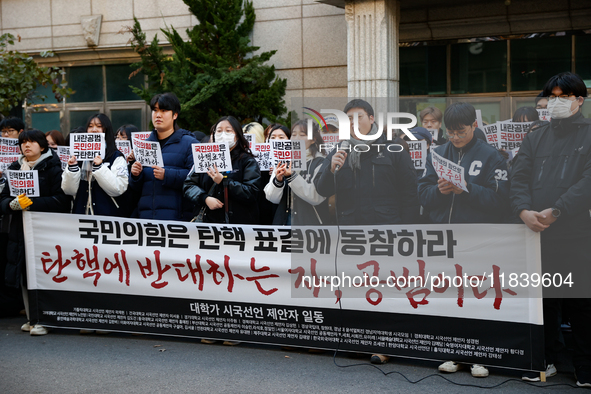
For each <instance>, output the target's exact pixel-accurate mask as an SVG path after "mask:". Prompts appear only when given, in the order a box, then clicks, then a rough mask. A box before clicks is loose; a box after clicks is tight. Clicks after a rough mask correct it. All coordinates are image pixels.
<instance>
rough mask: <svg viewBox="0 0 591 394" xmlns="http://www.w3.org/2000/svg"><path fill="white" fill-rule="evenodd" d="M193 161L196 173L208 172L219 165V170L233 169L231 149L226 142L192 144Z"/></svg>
mask: <svg viewBox="0 0 591 394" xmlns="http://www.w3.org/2000/svg"><path fill="white" fill-rule="evenodd" d="M191 151H192V152H193V162H194V163H195V167H194V168H195V172H196V173H206V172H207V170H208V169H209V168H214V165H215V166H217V168H218V171H219V172H227V171H232V159H231V158H230V149H228V145H227V144H226V143H225V142H220V143H211V144H209V143H208V144H192V145H191Z"/></svg>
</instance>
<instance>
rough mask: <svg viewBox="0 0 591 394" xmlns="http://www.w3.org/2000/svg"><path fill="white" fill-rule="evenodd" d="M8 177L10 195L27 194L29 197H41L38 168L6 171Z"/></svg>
mask: <svg viewBox="0 0 591 394" xmlns="http://www.w3.org/2000/svg"><path fill="white" fill-rule="evenodd" d="M6 177H7V178H8V186H9V187H10V195H11V196H12V197H17V196H19V195H21V194H26V195H27V197H39V196H40V194H39V173H38V172H37V170H30V171H18V170H8V171H6Z"/></svg>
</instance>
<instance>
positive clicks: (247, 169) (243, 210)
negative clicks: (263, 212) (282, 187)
mask: <svg viewBox="0 0 591 394" xmlns="http://www.w3.org/2000/svg"><path fill="white" fill-rule="evenodd" d="M230 157H231V160H232V171H231V172H230V173H229V174H225V173H224V174H223V175H224V179H223V181H222V182H221V183H220V184H219V185H215V187H213V190H212V191H211V193H209V191H210V189H211V188H212V186H213V185H214V182H213V180H212V179H211V177H210V176H209V175H207V174H198V173H194V172H191V173H190V174H189V176H188V177H187V179H186V180H185V184H184V187H183V190H184V193H185V197H186V198H188V199H189V200H190V201H191V202H193V203H194V204H195V205H196V207H195V212H194V214H195V215H197V214H198V213H199V211H200V210H201V208H202V207H204V206H205V216H204V222H206V223H226V217H225V216H226V210H227V213H228V221H227V222H228V223H232V224H259V209H258V201H259V194H260V192H261V185H260V182H261V172H260V170H259V165H258V163H257V162H256V160H255V159H254V157H252V156H251V155H250V154H248V153H245V152H243V151H238V150H236V149H234V150H232V151H231V152H230ZM225 189H226V190H227V195H228V199H227V201H226V199H225V193H224V190H225ZM207 197H215V198H217V199H218V200H220V201H221V202H222V204H224V207H222V208H219V209H215V210H213V211H212V210H210V209H209V208H208V207H207V205H206V204H205V199H206V198H207ZM226 208H227V209H226Z"/></svg>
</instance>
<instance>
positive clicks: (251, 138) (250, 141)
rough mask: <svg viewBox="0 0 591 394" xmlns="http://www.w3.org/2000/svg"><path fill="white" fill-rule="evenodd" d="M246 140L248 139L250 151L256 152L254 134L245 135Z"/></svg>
mask: <svg viewBox="0 0 591 394" xmlns="http://www.w3.org/2000/svg"><path fill="white" fill-rule="evenodd" d="M244 138H245V139H246V141H248V147H249V148H250V150H251V151H252V150H254V144H255V141H254V135H252V134H244Z"/></svg>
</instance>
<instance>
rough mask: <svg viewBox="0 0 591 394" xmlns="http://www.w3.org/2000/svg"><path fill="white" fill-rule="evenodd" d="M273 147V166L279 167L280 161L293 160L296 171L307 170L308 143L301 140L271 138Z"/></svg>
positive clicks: (293, 168) (287, 161) (292, 166)
mask: <svg viewBox="0 0 591 394" xmlns="http://www.w3.org/2000/svg"><path fill="white" fill-rule="evenodd" d="M271 147H272V149H273V167H274V168H277V166H278V165H279V164H280V163H289V162H291V168H292V170H294V171H305V170H306V169H307V163H306V143H305V141H301V140H293V141H292V140H271Z"/></svg>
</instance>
